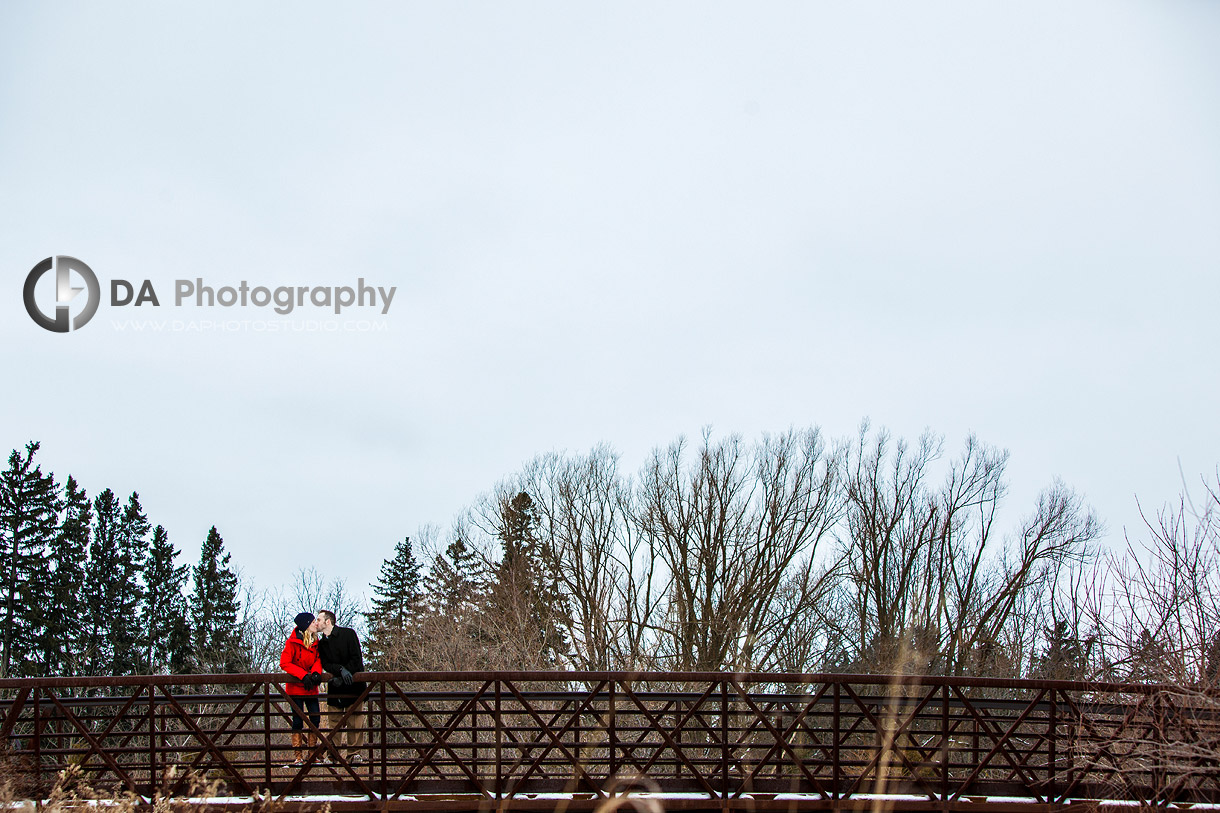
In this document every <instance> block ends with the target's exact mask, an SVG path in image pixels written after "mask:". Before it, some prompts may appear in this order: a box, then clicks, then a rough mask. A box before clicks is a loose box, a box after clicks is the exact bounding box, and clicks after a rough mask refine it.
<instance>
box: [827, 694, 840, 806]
mask: <svg viewBox="0 0 1220 813" xmlns="http://www.w3.org/2000/svg"><path fill="white" fill-rule="evenodd" d="M834 685H835V697H834V711H833V712H832V719H831V721H830V737H831V749H830V750H831V761H832V762H833V763H834V787H833V788H832V790H831V798H832V799H838V798H839V788H840V787H841V784H842V781H843V773H842V768H841V766H840V764H839V695H840V692H841V690H842V688H843V686H842V683H841V682H840V681H839V679H838V678H835V679H834Z"/></svg>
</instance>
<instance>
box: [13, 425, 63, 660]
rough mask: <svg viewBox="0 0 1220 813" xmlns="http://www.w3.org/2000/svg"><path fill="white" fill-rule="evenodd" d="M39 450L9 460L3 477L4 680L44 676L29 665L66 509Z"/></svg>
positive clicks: (30, 445)
mask: <svg viewBox="0 0 1220 813" xmlns="http://www.w3.org/2000/svg"><path fill="white" fill-rule="evenodd" d="M38 448H39V444H37V443H34V442H33V441H31V442H30V443H27V444H26V445H25V454H24V455H23V454H21V453H20V452H18V451H17V450H15V449H14V450H13V453H12V454H11V455H9V459H8V469H6V470H5V471H4V472H0V589H2V590H3V595H0V624H2V625H3V626H2V628H3V644H2V648H0V676H3V677H8V676H10V675H13V674H22V673H30V672H34V673H36V672H39V671H41V667H40V666H39V665H37V664H34V663H27V662H26V661H27V659H29V658H31V657H32V656H34V654H35V653H34V651H33V650H34V649H35V644H36V641H37V639H38V637H39V633H40V630H39V629H38V628H37V626H38V623H39V620H40V619H39V616H40V615H41V612H40V610H39V608H40V607H41V606H42V604H43V600H44V596H43V594H44V593H45V591H46V589H47V587H46V578H45V577H46V569H45V567H44V566H43V557H44V554H45V552H46V549H47V546H48V545H49V544H50V543H51V541H52V540H53V539H54V537H55V533H56V528H57V525H58V519H59V511H60V510H61V508H62V507H63V503H62V500H61V498H60V496H59V487H58V486H57V485H56V484H55V478H54V476H53V475H51V474H46V475H44V474H43V473H42V467H41V466H35V465H34V454H35V453H36V452H37V451H38Z"/></svg>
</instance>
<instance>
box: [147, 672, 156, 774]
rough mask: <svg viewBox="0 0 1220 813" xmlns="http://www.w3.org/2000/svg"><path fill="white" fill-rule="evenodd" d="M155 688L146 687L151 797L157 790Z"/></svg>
mask: <svg viewBox="0 0 1220 813" xmlns="http://www.w3.org/2000/svg"><path fill="white" fill-rule="evenodd" d="M156 699H157V687H156V686H153V685H151V684H150V685H149V687H148V795H149V796H150V797H151V796H152V795H153V792H154V791H155V790H156V788H157V716H156V712H155V709H156V702H155V701H156Z"/></svg>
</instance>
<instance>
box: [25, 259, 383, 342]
mask: <svg viewBox="0 0 1220 813" xmlns="http://www.w3.org/2000/svg"><path fill="white" fill-rule="evenodd" d="M52 269H54V271H55V274H54V277H53V282H54V285H50V284H44V285H41V286H40V285H39V280H41V279H42V278H43V277H44V276H45V275H47V273H48V272H50V271H51V270H52ZM397 290H398V289H397V288H396V287H394V286H390V287H388V288H386V287H382V286H375V285H369V284H367V283H366V282H365V280H364V277H360V278H358V279H357V280H356V284H355V285H334V286H332V285H313V286H310V285H277V286H271V285H252V284H251V283H250V282H249V281H247V280H241V281H240V282H238V283H237V284H236V285H216V284H214V283H210V282H208V281H205V280H204V278H203V277H196V278H195V279H179V280H174V292H173V305H174V307H177V308H233V307H240V308H251V307H252V308H266V309H268V310H269V311H274V312H275V313H276V314H278V315H280V316H287V315H288V314H291V313H293V311H294V310H296V309H302V310H313V309H323V308H324V309H326V310H327V311H333V312H334V314H335V315H342V314H344V313H345V312H346V313H347V315H349V316H350V315H352V313H353V310H352V309H360V310H358V311H356V313H357V314H358V313H360V312H363V313H370V311H372V312H373V313H379V314H380V315H382V316H384V315H386V314H387V313H389V312H390V305H391V304H392V303H393V301H394V294H395V293H396V292H397ZM82 292H87V293H86V295H85V296H84V297H78V296H77V295H78V294H80V293H82ZM102 292H103V286H102V284H100V283H99V281H98V277H97V275H96V274H95V273H94V272H93V270H92V269H91V268H90V267H89V266H88V265H86V264H85V263H84V262H82V261H81V260H78V259H76V258H75V257H68V256H66V255H60V256H58V257H54V258H52V257H47V258H46V259H45V260H42V261H41V262H39V263H38V264H36V265H35V266H34V268H33V269H31V271H30V273H29V274H27V275H26V279H25V286H24V290H23V295H24V297H23V298H24V301H25V308H26V311H27V312H28V313H29V315H30V318H31V319H32V320H33V321H34V322H35V324H37V325H39V326H40V327H43V328H45V329H46V330H49V331H52V332H54V333H67V332H68V331H69V330H74V331H75V330H80V329H81V328H82V327H84V326H85V324H87V323H88V322H89V320H90V319H92V318H93V316H94V314H95V313H96V312H97V308H98V305H99V304H100V303H101V300H102V295H103V294H102ZM109 293H110V303H109V304H110V306H111V307H115V308H127V307H133V308H150V307H151V308H160V307H161V306H162V304H161V303H162V296H161V295H160V294H158V292H157V289H156V286H154V285H153V282H152V280H149V279H145V280H139V281H134V282H133V281H131V280H127V279H121V278H117V277H116V278H112V279H111V280H110V285H109ZM43 300H45V302H44V301H43ZM226 318H227V317H226Z"/></svg>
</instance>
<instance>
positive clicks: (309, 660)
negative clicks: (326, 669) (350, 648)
mask: <svg viewBox="0 0 1220 813" xmlns="http://www.w3.org/2000/svg"><path fill="white" fill-rule="evenodd" d="M293 624H294V627H293V630H292V632H291V633H289V635H288V641H287V642H286V643H285V644H284V652H283V654H282V655H280V668H281V669H283V670H284V671H285V672H287V673H288V674H289V676H291V677H292V678H293V680H289V681H288V682H287V683H285V684H284V691H285V693H287V694H288V696H289V697H291V698H292V700H293V702H294V703H296V704H297V705H299V706H300V707H301V708H302V709H304V710H305V711H306V712H307V713H308V714H309V721H310V722H311V723H313V725H314V728H317V727H318V724H319V723H320V722H321V714H320V713H319V710H318V686H319V685H320V684H321V683H322V661H321V660H320V659H319V658H318V621H317V619H316V618H314V617H313V613H301V614H299V615H298V616H297V617H296V618H294V619H293ZM303 728H305V720H304V719H302V717H301V715H300V713H298V712H297V710H296V709H293V710H292V765H302V764H304V762H305V752H304V750H303V749H305V748H310V749H312V748H313V747H314V746H316V745H317V744H318V738H317V735H316V734H314V733H313V732H312V731H311V732H310V733H309V734H308V736H307V735H305V734H303V733H301V729H303Z"/></svg>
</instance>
